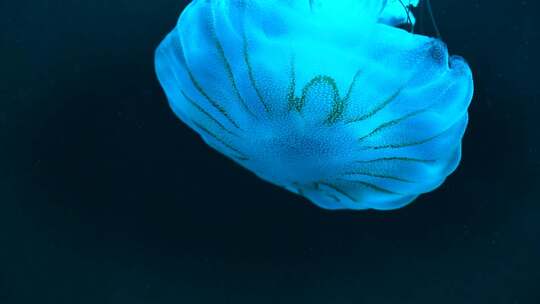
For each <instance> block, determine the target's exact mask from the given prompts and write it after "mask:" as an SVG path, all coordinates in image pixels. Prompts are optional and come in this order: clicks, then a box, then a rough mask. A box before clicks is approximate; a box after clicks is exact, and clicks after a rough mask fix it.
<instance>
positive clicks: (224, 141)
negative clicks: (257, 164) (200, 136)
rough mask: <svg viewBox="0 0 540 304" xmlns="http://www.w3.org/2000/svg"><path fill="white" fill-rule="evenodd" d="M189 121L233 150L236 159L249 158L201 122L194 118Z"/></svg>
mask: <svg viewBox="0 0 540 304" xmlns="http://www.w3.org/2000/svg"><path fill="white" fill-rule="evenodd" d="M191 122H192V123H193V125H195V126H196V127H197V128H198V129H200V130H201V131H203V132H204V133H205V134H207V135H209V136H210V137H211V138H213V139H214V140H216V141H217V142H219V143H220V144H221V145H223V146H224V147H226V148H227V149H229V150H231V151H233V152H235V153H236V154H237V155H236V158H238V159H242V160H249V157H247V156H246V154H244V153H243V152H242V151H240V150H239V149H238V148H236V147H234V146H233V145H232V144H231V143H229V142H227V141H226V140H225V139H223V138H221V137H219V136H218V135H217V134H215V133H214V132H212V131H210V130H209V129H208V128H206V127H205V126H204V125H203V124H201V123H199V122H197V121H195V120H193V119H192V120H191Z"/></svg>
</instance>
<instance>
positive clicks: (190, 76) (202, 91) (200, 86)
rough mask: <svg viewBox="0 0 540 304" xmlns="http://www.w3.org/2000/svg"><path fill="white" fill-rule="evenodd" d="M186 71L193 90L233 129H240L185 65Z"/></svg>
mask: <svg viewBox="0 0 540 304" xmlns="http://www.w3.org/2000/svg"><path fill="white" fill-rule="evenodd" d="M186 71H187V73H188V75H189V79H190V80H191V82H192V83H193V86H194V87H195V89H196V90H197V91H198V92H199V93H200V94H201V95H202V96H203V97H204V98H205V99H206V100H207V101H208V102H209V103H210V105H211V106H212V107H214V108H215V109H216V110H217V111H218V112H219V113H221V114H222V115H223V116H224V117H225V118H226V119H227V120H228V121H229V122H230V123H231V124H232V125H233V126H234V127H235V128H237V129H240V130H242V129H241V128H240V125H239V124H238V123H237V122H236V120H234V119H233V118H232V116H231V115H230V114H229V113H228V112H227V111H226V110H225V108H223V106H221V105H220V104H219V103H218V102H217V101H215V100H214V99H213V98H212V97H210V95H208V93H207V92H206V90H205V89H204V88H203V87H202V85H201V84H200V83H199V82H198V81H197V79H196V78H195V75H193V72H192V71H191V69H190V68H189V67H188V66H187V65H186Z"/></svg>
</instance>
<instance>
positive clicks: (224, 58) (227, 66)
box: [210, 10, 258, 119]
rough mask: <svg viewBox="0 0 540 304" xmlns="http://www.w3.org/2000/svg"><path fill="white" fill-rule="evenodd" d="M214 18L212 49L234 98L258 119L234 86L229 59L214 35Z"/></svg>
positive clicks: (211, 29) (236, 86)
mask: <svg viewBox="0 0 540 304" xmlns="http://www.w3.org/2000/svg"><path fill="white" fill-rule="evenodd" d="M212 14H213V15H214V14H215V12H214V10H212ZM214 18H215V15H214V16H212V18H211V22H210V38H211V39H212V40H213V42H214V47H215V48H216V50H217V52H218V55H219V58H220V59H221V62H222V63H223V67H224V68H225V73H226V74H227V79H228V80H229V82H230V84H231V87H232V89H233V92H234V95H235V96H236V98H237V99H238V101H239V102H240V104H241V105H242V107H243V108H244V109H245V110H246V111H247V113H248V114H250V115H251V116H253V117H254V118H256V119H258V117H257V115H255V114H254V113H253V112H252V111H251V109H250V108H249V106H248V104H247V103H246V101H245V100H244V97H242V94H241V93H240V90H238V85H237V84H236V79H235V78H234V73H233V70H232V67H231V63H230V62H229V59H227V55H226V54H225V49H224V48H223V44H222V43H221V41H220V40H219V37H218V35H217V33H216V28H215V21H214Z"/></svg>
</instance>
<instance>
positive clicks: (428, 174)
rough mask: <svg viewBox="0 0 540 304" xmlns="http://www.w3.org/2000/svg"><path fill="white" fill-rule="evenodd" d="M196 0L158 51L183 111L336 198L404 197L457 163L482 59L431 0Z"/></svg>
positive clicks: (261, 165) (257, 162) (221, 141)
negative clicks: (448, 38)
mask: <svg viewBox="0 0 540 304" xmlns="http://www.w3.org/2000/svg"><path fill="white" fill-rule="evenodd" d="M403 4H404V1H403V0H312V1H300V0H293V1H291V0H251V1H248V0H243V1H241V0H228V1H225V0H204V1H203V0H195V1H193V2H192V3H191V4H190V5H189V6H188V7H187V8H186V9H185V10H184V12H183V13H182V15H181V17H180V20H179V22H178V24H177V25H176V27H175V28H174V29H173V31H172V32H171V33H170V34H169V35H168V36H167V37H166V38H165V40H164V41H163V42H162V43H161V44H160V46H159V47H158V49H157V51H156V71H157V75H158V78H159V80H160V83H161V85H162V86H163V88H164V91H165V93H166V95H167V97H168V100H169V103H170V105H171V107H172V109H173V111H174V112H175V113H176V115H177V116H178V117H179V118H180V119H181V120H182V121H183V122H184V123H186V124H187V125H188V126H189V127H191V128H192V129H193V130H195V131H196V132H197V133H199V134H200V135H201V137H202V139H203V140H204V141H205V142H206V143H207V144H208V145H209V146H211V147H213V148H214V149H216V150H217V151H219V152H221V153H223V154H224V155H226V156H228V157H229V158H231V159H232V160H234V161H236V162H237V163H238V164H240V165H241V166H243V167H245V168H246V169H248V170H250V171H252V172H253V173H255V174H256V175H257V176H259V177H261V178H262V179H264V180H266V181H269V182H271V183H274V184H276V185H279V186H281V187H283V188H286V189H288V190H290V191H292V192H294V193H297V194H299V195H302V196H304V197H306V198H308V199H309V200H310V201H312V202H313V203H314V204H316V205H318V206H320V207H322V208H325V209H355V210H362V209H379V210H388V209H396V208H400V207H403V206H405V205H407V204H409V203H410V202H412V201H413V200H414V199H415V198H417V197H418V196H419V195H421V194H423V193H426V192H429V191H432V190H434V189H435V188H437V187H438V186H439V185H441V183H442V182H443V181H444V180H445V179H446V177H447V176H448V175H449V174H451V173H452V172H453V171H454V170H455V168H456V167H457V165H458V163H459V160H460V157H461V139H462V137H463V133H464V131H465V128H466V125H467V120H468V116H467V108H468V106H469V103H470V101H471V99H472V94H473V83H472V75H471V71H470V69H469V67H468V65H467V64H466V62H465V61H464V60H463V59H461V58H460V57H455V56H449V55H448V51H447V48H446V46H445V45H444V43H443V42H442V41H440V40H438V39H434V38H431V37H427V36H423V35H417V34H412V33H409V32H407V31H405V30H403V29H400V28H398V27H397V25H400V24H403V23H407V22H414V19H413V18H414V17H412V13H411V12H410V8H411V7H412V6H416V5H418V1H408V3H406V4H405V5H403Z"/></svg>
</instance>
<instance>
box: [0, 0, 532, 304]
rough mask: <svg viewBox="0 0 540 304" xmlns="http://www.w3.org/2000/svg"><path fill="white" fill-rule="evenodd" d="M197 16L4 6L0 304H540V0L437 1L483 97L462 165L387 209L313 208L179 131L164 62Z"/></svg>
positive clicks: (145, 4)
mask: <svg viewBox="0 0 540 304" xmlns="http://www.w3.org/2000/svg"><path fill="white" fill-rule="evenodd" d="M269 1H270V0H269ZM272 1H273V0H272ZM315 2H317V1H315ZM320 2H324V1H320ZM372 2H373V3H375V2H376V1H372ZM187 4H188V1H178V0H175V1H173V0H163V1H162V0H156V1H141V0H132V1H124V0H122V1H40V0H34V1H29V0H21V1H2V2H0V25H1V27H0V29H1V30H0V34H1V35H0V41H1V44H0V45H1V47H0V54H1V55H2V56H1V57H0V58H1V59H0V60H1V62H2V65H1V66H2V72H1V73H0V77H1V79H0V80H1V81H0V139H1V144H2V146H1V147H0V156H1V157H0V193H1V194H2V196H1V198H0V304H22V303H24V304H26V303H54V304H61V303H70V304H71V303H92V304H93V303H114V304H116V303H129V304H138V303H152V304H165V303H186V304H187V303H189V304H191V303H200V304H207V303H234V304H237V303H310V304H318V303H321V304H322V303H324V304H328V303H331V304H348V303H366V304H371V303H373V304H394V303H415V304H423V303H426V304H427V303H441V304H446V303H448V304H455V303H475V304H476V303H490V304H491V303H501V304H503V303H504V304H508V303H511V304H514V303H519V304H521V303H527V304H528V303H531V304H534V303H540V290H539V289H538V285H539V281H540V259H539V258H540V224H539V223H540V128H539V126H538V121H539V120H538V116H539V114H540V86H539V84H540V76H539V74H538V70H539V69H540V58H539V56H538V54H540V27H539V26H538V24H537V22H536V18H537V16H536V15H537V13H536V12H537V11H538V10H539V9H540V3H538V2H534V1H514V2H510V1H502V0H501V1H487V0H474V1H463V0H459V1H458V0H455V1H450V0H432V1H431V4H432V7H433V15H434V17H435V20H436V24H437V25H438V31H439V32H440V35H441V39H442V40H443V41H444V42H445V43H446V45H447V47H448V52H449V53H450V54H457V55H460V56H462V57H463V58H465V59H466V62H467V63H468V66H469V67H470V69H471V71H472V75H473V79H474V97H473V98H472V102H471V104H470V107H469V108H468V127H467V130H466V131H465V134H464V137H463V140H462V157H461V162H460V164H459V166H458V167H457V169H456V170H455V171H454V172H453V173H452V174H451V175H449V177H448V178H447V179H446V181H445V182H444V183H442V184H441V185H440V187H438V188H437V189H433V191H432V192H428V193H425V194H422V195H421V196H419V197H418V198H417V199H416V200H415V201H414V202H412V203H411V204H410V205H407V206H405V207H403V208H400V209H397V210H392V211H377V210H364V211H357V210H342V211H328V210H324V209H321V208H318V207H316V206H315V205H313V204H311V203H310V201H309V200H307V199H305V198H303V197H302V196H300V195H297V194H294V193H292V192H289V191H286V190H285V189H282V188H280V187H277V186H275V185H272V184H271V183H267V182H265V181H263V180H261V179H259V178H257V177H256V176H255V175H254V174H253V173H251V172H250V171H248V170H245V169H244V168H243V167H242V166H240V165H238V164H236V163H235V162H233V161H231V160H229V159H228V158H227V157H226V156H224V155H222V154H220V153H218V152H216V151H214V150H212V149H211V148H209V147H208V146H207V145H206V144H205V143H204V141H203V140H201V137H200V136H199V134H198V133H196V132H194V131H193V130H191V129H190V128H188V127H187V126H186V125H185V124H183V123H182V122H181V121H180V120H179V119H178V117H177V116H176V115H175V113H173V111H171V108H170V106H169V104H168V102H167V96H166V92H164V91H163V88H162V86H161V85H160V83H159V82H158V79H157V77H156V73H155V66H154V55H155V50H156V48H157V47H158V45H159V44H160V43H161V42H162V41H163V39H164V38H165V35H166V34H167V33H169V32H170V31H171V30H172V29H173V28H174V27H175V25H176V22H177V20H178V17H179V15H180V13H181V12H182V11H183V10H184V8H185V7H186V6H187ZM413 12H414V16H415V20H416V25H415V27H414V32H415V33H417V34H422V35H427V36H430V37H435V36H437V33H436V32H437V30H436V28H435V26H434V24H433V22H432V21H431V17H430V16H429V12H428V10H427V7H426V5H425V3H420V6H419V7H418V8H415V9H414V10H413ZM341 13H343V12H341ZM385 16H387V15H385ZM409 18H410V17H409ZM384 20H386V21H385V22H392V21H388V20H392V19H391V18H390V17H388V18H387V19H384ZM402 27H403V28H404V29H403V31H404V32H406V31H410V28H409V27H408V26H407V25H403V26H402ZM321 53H322V54H323V55H324V54H325V53H324V52H322V51H321ZM326 54H328V53H326ZM271 55H272V56H276V57H279V56H278V55H279V54H271ZM332 58H338V59H341V57H339V56H333V57H332ZM263 59H264V58H263ZM276 62H277V61H276ZM275 66H276V68H277V67H279V66H278V65H277V64H276V65H275ZM299 71H300V70H299ZM300 72H301V71H300ZM402 72H403V73H406V72H407V71H402ZM409 72H410V71H409ZM248 76H249V75H248ZM306 77H307V76H306ZM306 79H308V78H306ZM372 79H373V80H378V79H379V78H378V76H377V77H372ZM256 80H257V79H256ZM299 82H301V79H299ZM300 85H301V84H300V83H299V86H300ZM299 90H300V89H299ZM341 91H342V90H341ZM385 92H386V91H385ZM195 93H196V92H195ZM252 93H253V94H255V93H257V92H255V91H254V92H252ZM297 93H298V92H297ZM300 93H301V92H300ZM296 95H297V96H298V94H296ZM254 96H255V95H254ZM315 112H316V111H315ZM315 112H314V113H315ZM383 123H384V122H383ZM376 126H377V124H375V127H376ZM379 126H380V125H379ZM316 134H319V133H316ZM253 148H259V147H257V146H255V147H253ZM422 151H424V150H422ZM448 152H451V151H448ZM293 192H294V191H293Z"/></svg>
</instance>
